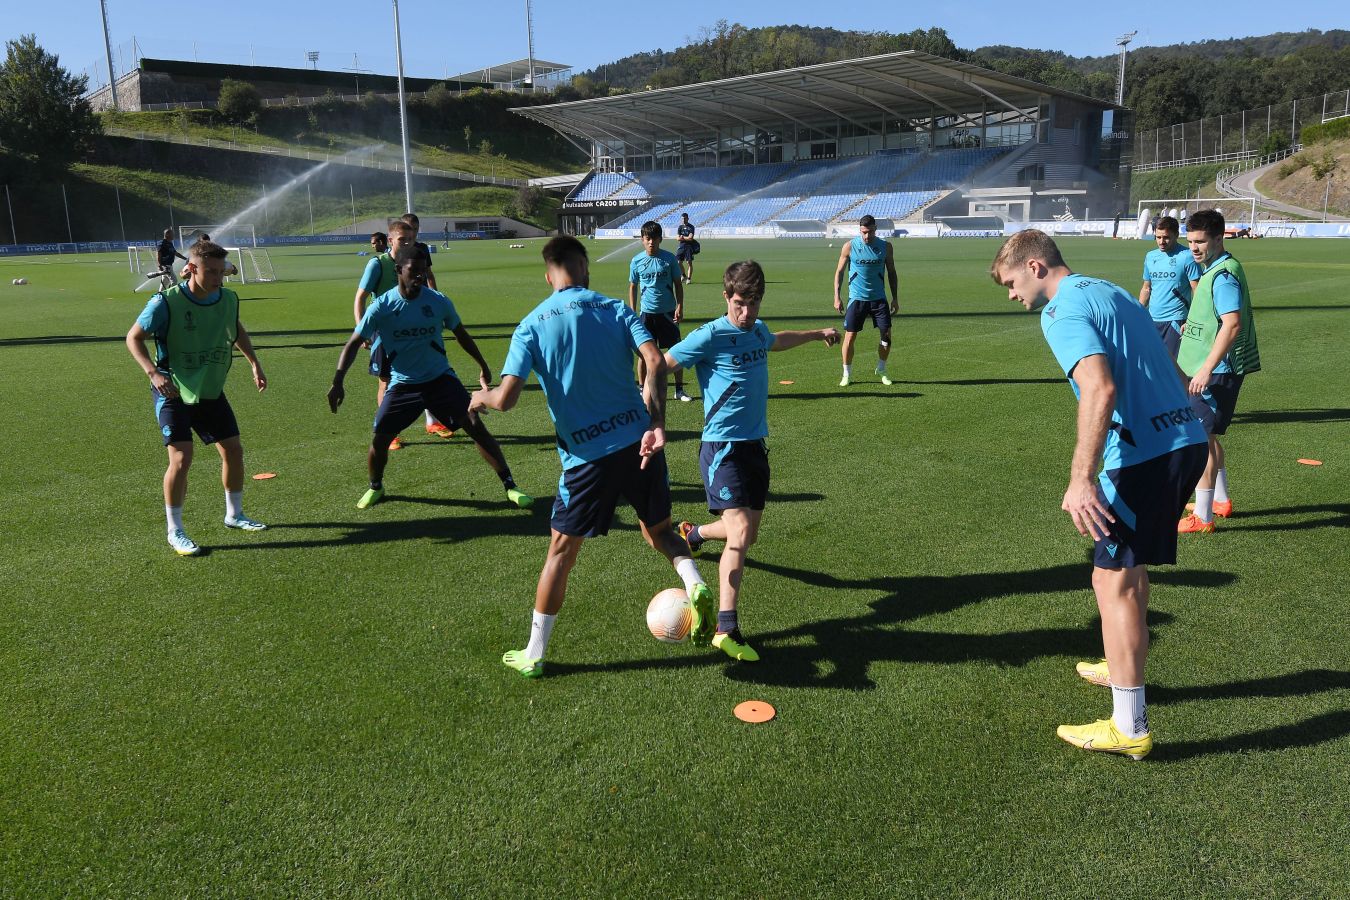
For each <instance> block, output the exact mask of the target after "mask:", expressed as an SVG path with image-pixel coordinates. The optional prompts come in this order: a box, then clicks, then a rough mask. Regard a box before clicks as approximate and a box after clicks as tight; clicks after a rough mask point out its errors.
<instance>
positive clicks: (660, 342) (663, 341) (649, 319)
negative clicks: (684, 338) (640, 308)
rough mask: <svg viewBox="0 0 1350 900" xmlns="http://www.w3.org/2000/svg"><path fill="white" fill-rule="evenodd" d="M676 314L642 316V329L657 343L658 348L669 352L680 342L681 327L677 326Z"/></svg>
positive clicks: (646, 313)
mask: <svg viewBox="0 0 1350 900" xmlns="http://www.w3.org/2000/svg"><path fill="white" fill-rule="evenodd" d="M673 316H674V313H649V312H645V313H643V314H642V327H643V328H645V329H647V333H648V334H650V335H651V336H652V338H653V339H654V340H655V341H656V346H657V347H659V348H660V349H662V350H669V349H670V348H671V347H674V346H675V345H676V344H678V343H679V342H680V326H678V325H676V324H675V319H674V318H673Z"/></svg>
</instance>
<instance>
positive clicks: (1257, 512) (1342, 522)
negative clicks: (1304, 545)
mask: <svg viewBox="0 0 1350 900" xmlns="http://www.w3.org/2000/svg"><path fill="white" fill-rule="evenodd" d="M1240 512H1241V515H1240V517H1239V518H1237V519H1231V520H1229V521H1228V522H1227V523H1225V524H1224V526H1223V529H1224V530H1225V531H1307V530H1309V529H1313V528H1350V503H1315V504H1311V505H1308V506H1278V507H1274V508H1271V509H1252V510H1245V509H1244V510H1241V511H1240ZM1316 513H1329V514H1330V515H1329V516H1328V517H1327V518H1319V519H1313V518H1311V516H1312V515H1313V514H1316ZM1258 516H1299V517H1300V518H1299V519H1298V521H1295V522H1249V521H1248V519H1249V518H1256V517H1258Z"/></svg>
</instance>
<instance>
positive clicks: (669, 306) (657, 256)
mask: <svg viewBox="0 0 1350 900" xmlns="http://www.w3.org/2000/svg"><path fill="white" fill-rule="evenodd" d="M679 271H680V264H679V263H678V262H676V260H675V257H674V255H673V254H672V253H671V252H670V251H669V250H662V249H661V224H660V223H659V222H644V223H642V252H641V253H639V254H638V255H637V256H634V257H633V261H632V262H631V263H629V264H628V306H629V307H630V308H631V309H632V310H633V312H635V313H638V315H639V318H641V320H642V327H643V328H646V329H647V331H648V333H649V334H651V336H652V337H654V338H655V339H656V346H657V347H659V348H660V349H662V350H669V349H670V348H671V347H674V346H675V345H676V344H678V343H679V342H680V321H681V320H682V319H683V318H684V281H683V280H682V279H681V278H680V276H679V275H678V274H676V273H678V272H679ZM645 366H646V362H645V361H644V359H643V358H642V357H639V358H638V381H646V378H647V375H646V369H645ZM675 399H676V400H680V401H683V402H685V403H688V402H689V401H691V400H693V399H694V398H693V397H690V396H689V395H688V394H686V393H685V392H684V374H683V373H682V372H681V371H679V370H676V372H675Z"/></svg>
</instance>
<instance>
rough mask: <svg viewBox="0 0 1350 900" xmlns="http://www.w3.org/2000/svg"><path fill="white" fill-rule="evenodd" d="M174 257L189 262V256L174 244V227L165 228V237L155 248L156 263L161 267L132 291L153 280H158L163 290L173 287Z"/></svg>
mask: <svg viewBox="0 0 1350 900" xmlns="http://www.w3.org/2000/svg"><path fill="white" fill-rule="evenodd" d="M174 259H181V260H182V261H183V262H187V257H186V256H184V255H183V254H181V253H179V252H178V249H177V248H176V247H174V245H173V229H172V228H165V229H164V239H163V240H161V241H160V242H159V246H158V247H157V248H156V249H155V264H156V265H157V266H158V267H159V268H158V271H156V272H153V273H151V274H150V275H149V276H148V277H147V278H146V279H145V280H144V281H142V282H141V283H140V284H139V285H137V286H136V290H135V291H132V293H133V294H134V293H136V292H137V291H139V290H140V289H141V288H143V287H145V286H146V285H147V284H149V283H150V282H152V281H158V282H159V283H160V288H161V289H162V290H168V289H169V288H171V287H173V285H174V277H173V261H174Z"/></svg>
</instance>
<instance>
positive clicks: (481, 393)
mask: <svg viewBox="0 0 1350 900" xmlns="http://www.w3.org/2000/svg"><path fill="white" fill-rule="evenodd" d="M524 389H525V379H524V378H521V377H520V376H519V375H503V376H502V382H501V384H499V385H497V386H496V387H495V388H486V387H483V388H479V389H478V390H476V391H474V392H473V396H472V397H470V398H469V412H471V413H481V412H482V411H483V410H485V409H495V410H497V411H498V412H506V411H507V410H509V409H511V408H512V407H513V406H515V405H516V403H517V401H519V400H520V392H521V391H523V390H524Z"/></svg>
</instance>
